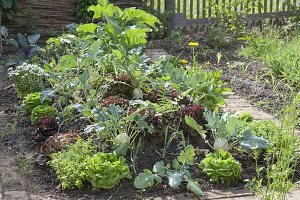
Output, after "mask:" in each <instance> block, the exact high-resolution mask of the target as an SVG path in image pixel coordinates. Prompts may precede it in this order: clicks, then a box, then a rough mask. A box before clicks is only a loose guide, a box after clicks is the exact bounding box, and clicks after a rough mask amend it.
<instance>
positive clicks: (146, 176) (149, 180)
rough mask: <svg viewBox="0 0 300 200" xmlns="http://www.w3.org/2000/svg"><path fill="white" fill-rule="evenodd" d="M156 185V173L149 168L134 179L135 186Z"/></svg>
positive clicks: (139, 187) (142, 187) (140, 187)
mask: <svg viewBox="0 0 300 200" xmlns="http://www.w3.org/2000/svg"><path fill="white" fill-rule="evenodd" d="M153 185H154V174H153V173H152V172H151V171H150V170H149V169H144V172H142V173H139V174H138V176H137V177H136V178H135V180H134V187H136V188H138V189H145V188H148V187H152V186H153Z"/></svg>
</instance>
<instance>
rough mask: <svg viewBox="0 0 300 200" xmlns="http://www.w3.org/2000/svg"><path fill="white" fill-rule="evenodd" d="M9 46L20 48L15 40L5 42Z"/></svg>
mask: <svg viewBox="0 0 300 200" xmlns="http://www.w3.org/2000/svg"><path fill="white" fill-rule="evenodd" d="M4 41H5V42H6V43H7V44H10V45H13V46H15V47H17V48H19V43H18V42H17V41H16V40H15V39H8V40H4Z"/></svg>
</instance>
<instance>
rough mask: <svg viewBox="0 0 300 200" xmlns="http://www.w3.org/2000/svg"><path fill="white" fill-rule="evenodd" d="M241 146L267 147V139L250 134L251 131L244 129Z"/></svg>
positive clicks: (252, 147)
mask: <svg viewBox="0 0 300 200" xmlns="http://www.w3.org/2000/svg"><path fill="white" fill-rule="evenodd" d="M241 146H242V147H243V148H245V149H251V150H255V149H265V148H267V147H268V141H267V140H265V139H264V138H262V137H258V136H255V135H253V134H252V132H251V131H249V130H246V131H245V132H244V139H243V141H242V142H241Z"/></svg>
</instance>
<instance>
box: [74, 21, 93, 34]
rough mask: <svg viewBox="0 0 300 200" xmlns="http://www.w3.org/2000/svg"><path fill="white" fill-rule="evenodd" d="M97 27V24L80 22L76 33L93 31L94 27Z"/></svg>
mask: <svg viewBox="0 0 300 200" xmlns="http://www.w3.org/2000/svg"><path fill="white" fill-rule="evenodd" d="M97 28H98V25H97V24H94V23H89V24H80V25H79V26H78V27H77V28H76V31H77V32H78V33H92V34H93V33H95V31H96V29H97Z"/></svg>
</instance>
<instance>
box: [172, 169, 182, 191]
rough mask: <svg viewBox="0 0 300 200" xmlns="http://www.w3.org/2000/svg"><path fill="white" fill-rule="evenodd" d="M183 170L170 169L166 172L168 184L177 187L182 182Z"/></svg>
mask: <svg viewBox="0 0 300 200" xmlns="http://www.w3.org/2000/svg"><path fill="white" fill-rule="evenodd" d="M183 175H184V172H182V171H179V172H177V171H170V172H169V173H168V179H169V185H170V187H171V188H173V189H177V188H178V187H179V185H180V184H181V182H182V179H183Z"/></svg>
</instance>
